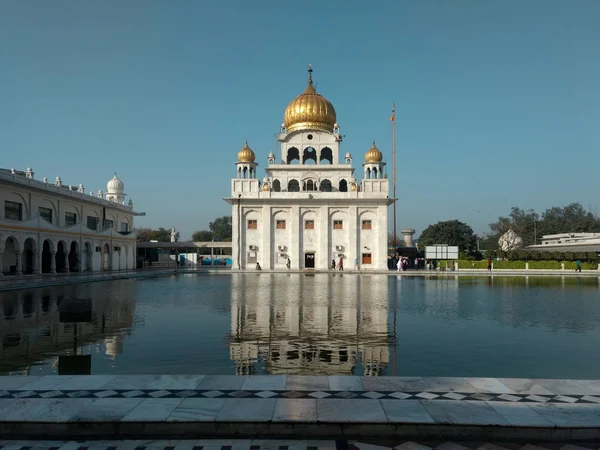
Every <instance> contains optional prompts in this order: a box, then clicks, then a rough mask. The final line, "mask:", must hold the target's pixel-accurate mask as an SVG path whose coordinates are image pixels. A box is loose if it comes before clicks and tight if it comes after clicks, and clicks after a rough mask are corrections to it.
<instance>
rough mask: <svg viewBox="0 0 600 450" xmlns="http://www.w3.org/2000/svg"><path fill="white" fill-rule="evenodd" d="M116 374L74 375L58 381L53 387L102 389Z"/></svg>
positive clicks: (63, 388) (62, 388)
mask: <svg viewBox="0 0 600 450" xmlns="http://www.w3.org/2000/svg"><path fill="white" fill-rule="evenodd" d="M114 378H115V375H74V376H72V377H70V378H69V379H67V380H65V381H63V382H62V383H58V384H57V385H56V386H54V387H53V389H61V390H70V391H71V390H79V389H88V390H89V389H100V388H102V387H104V385H106V384H108V383H110V382H111V381H112V380H113V379H114Z"/></svg>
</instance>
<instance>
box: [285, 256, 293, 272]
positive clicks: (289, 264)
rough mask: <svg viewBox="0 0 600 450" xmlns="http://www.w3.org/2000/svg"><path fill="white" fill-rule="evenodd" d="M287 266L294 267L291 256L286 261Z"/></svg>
mask: <svg viewBox="0 0 600 450" xmlns="http://www.w3.org/2000/svg"><path fill="white" fill-rule="evenodd" d="M285 267H287V268H288V270H289V269H290V267H292V261H290V258H288V260H287V262H286V263H285Z"/></svg>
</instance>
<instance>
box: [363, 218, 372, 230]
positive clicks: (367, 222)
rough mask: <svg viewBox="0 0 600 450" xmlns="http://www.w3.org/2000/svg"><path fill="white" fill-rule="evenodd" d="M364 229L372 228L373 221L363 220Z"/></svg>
mask: <svg viewBox="0 0 600 450" xmlns="http://www.w3.org/2000/svg"><path fill="white" fill-rule="evenodd" d="M362 229H363V230H370V229H371V221H370V220H363V221H362Z"/></svg>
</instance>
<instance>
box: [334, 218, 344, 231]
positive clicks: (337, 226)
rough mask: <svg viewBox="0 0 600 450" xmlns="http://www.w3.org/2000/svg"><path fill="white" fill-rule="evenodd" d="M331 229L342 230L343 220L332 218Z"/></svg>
mask: <svg viewBox="0 0 600 450" xmlns="http://www.w3.org/2000/svg"><path fill="white" fill-rule="evenodd" d="M333 229H334V230H343V229H344V221H343V220H334V221H333Z"/></svg>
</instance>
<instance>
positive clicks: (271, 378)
mask: <svg viewBox="0 0 600 450" xmlns="http://www.w3.org/2000/svg"><path fill="white" fill-rule="evenodd" d="M286 382H287V375H248V376H247V377H246V380H245V381H244V384H242V390H243V391H258V390H260V391H272V390H284V389H285V384H286Z"/></svg>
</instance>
